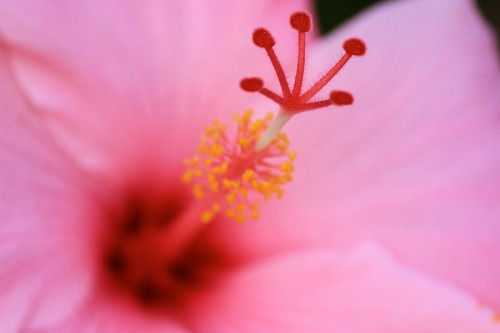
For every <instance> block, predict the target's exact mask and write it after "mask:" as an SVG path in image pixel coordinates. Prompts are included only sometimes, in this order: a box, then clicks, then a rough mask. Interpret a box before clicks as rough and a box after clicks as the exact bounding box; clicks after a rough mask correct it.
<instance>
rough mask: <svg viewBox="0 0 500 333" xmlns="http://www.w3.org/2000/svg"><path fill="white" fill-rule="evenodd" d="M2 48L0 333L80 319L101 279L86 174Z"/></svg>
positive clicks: (0, 48)
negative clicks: (32, 102) (38, 111)
mask: <svg viewBox="0 0 500 333" xmlns="http://www.w3.org/2000/svg"><path fill="white" fill-rule="evenodd" d="M5 52H6V48H5V46H4V45H3V44H0V71H1V72H2V76H1V79H0V94H1V96H2V97H1V98H0V110H1V112H0V184H2V185H1V187H0V220H1V221H2V223H1V226H0V243H1V244H2V245H1V246H0V331H2V332H18V331H24V330H28V329H33V328H39V327H44V326H46V325H50V324H53V323H55V322H57V321H59V320H61V319H62V318H65V317H66V316H68V315H70V314H72V313H73V312H74V311H75V310H76V309H77V308H78V306H79V304H80V303H81V302H82V301H83V299H84V298H85V297H86V294H87V293H88V291H89V290H90V287H91V285H92V282H93V274H94V271H93V269H92V267H93V266H92V263H91V261H92V258H91V256H92V253H90V251H89V246H88V245H89V244H91V239H92V238H91V237H92V230H91V229H90V228H89V227H90V226H91V225H92V224H91V223H89V222H90V221H91V220H92V219H93V218H94V217H95V216H93V213H94V212H95V210H94V207H92V205H89V203H90V202H91V201H90V200H89V197H88V195H89V192H87V190H88V189H89V187H88V185H89V184H87V183H86V181H84V177H82V175H81V174H80V173H79V172H77V171H76V169H75V166H74V165H73V164H71V163H70V162H68V160H67V159H66V158H65V156H64V155H63V154H62V153H61V151H60V150H59V149H58V148H57V146H56V145H54V143H53V142H52V140H51V138H50V137H49V136H47V135H46V133H45V132H44V131H45V130H44V128H43V125H42V124H40V122H38V121H37V119H36V118H34V117H33V115H32V110H31V109H30V106H29V105H28V103H27V100H26V99H25V98H24V96H23V94H22V93H21V92H20V90H19V88H18V86H16V84H15V83H14V81H13V80H12V77H11V76H10V74H11V73H10V71H9V70H8V65H7V59H6V53H5Z"/></svg>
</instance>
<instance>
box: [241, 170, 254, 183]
mask: <svg viewBox="0 0 500 333" xmlns="http://www.w3.org/2000/svg"><path fill="white" fill-rule="evenodd" d="M254 177H255V171H253V170H252V169H247V170H245V172H244V173H243V175H242V176H241V179H242V180H243V181H245V182H249V181H251V180H252V179H253V178H254Z"/></svg>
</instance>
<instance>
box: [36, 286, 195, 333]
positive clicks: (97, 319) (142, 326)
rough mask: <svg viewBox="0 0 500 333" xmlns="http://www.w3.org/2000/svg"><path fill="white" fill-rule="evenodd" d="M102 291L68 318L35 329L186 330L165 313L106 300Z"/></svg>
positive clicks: (63, 332) (54, 332)
mask: <svg viewBox="0 0 500 333" xmlns="http://www.w3.org/2000/svg"><path fill="white" fill-rule="evenodd" d="M101 296H102V295H97V297H95V298H93V299H91V300H90V301H89V302H88V303H87V304H86V306H85V307H84V308H82V309H81V311H79V312H78V313H77V314H76V315H75V316H74V317H72V318H70V319H69V320H67V321H65V322H63V323H60V324H58V325H55V326H52V327H50V328H47V329H45V330H41V331H37V332H36V333H74V332H78V333H103V332H106V333H137V332H147V333H156V332H158V333H164V332H168V333H185V332H186V333H187V332H191V331H189V330H187V329H185V328H183V327H182V325H181V324H180V323H179V322H176V321H175V320H173V317H172V316H171V315H169V314H162V315H160V314H158V315H156V316H155V315H151V314H147V313H143V312H141V311H140V310H138V309H136V308H132V307H129V308H127V307H124V306H123V304H113V303H109V301H108V300H106V299H103V298H102V297H101Z"/></svg>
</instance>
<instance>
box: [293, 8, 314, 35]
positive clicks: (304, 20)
mask: <svg viewBox="0 0 500 333" xmlns="http://www.w3.org/2000/svg"><path fill="white" fill-rule="evenodd" d="M290 24H291V26H292V28H294V29H295V30H298V31H300V32H308V31H309V30H311V26H312V22H311V18H310V17H309V15H308V14H307V13H304V12H297V13H294V14H292V16H290Z"/></svg>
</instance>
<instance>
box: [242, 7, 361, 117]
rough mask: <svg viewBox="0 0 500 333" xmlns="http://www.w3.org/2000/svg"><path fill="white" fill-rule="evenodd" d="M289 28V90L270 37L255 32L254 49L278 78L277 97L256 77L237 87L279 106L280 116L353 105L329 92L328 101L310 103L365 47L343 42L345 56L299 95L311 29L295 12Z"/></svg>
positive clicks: (353, 41) (307, 20)
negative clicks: (294, 52) (293, 50)
mask: <svg viewBox="0 0 500 333" xmlns="http://www.w3.org/2000/svg"><path fill="white" fill-rule="evenodd" d="M290 25H291V27H292V28H293V29H295V30H297V32H298V57H297V59H298V60H297V69H296V73H295V80H294V84H293V87H292V89H290V86H289V84H288V81H287V78H286V75H285V72H284V71H283V67H282V66H281V63H280V61H279V60H278V57H277V56H276V53H275V52H274V45H275V44H276V42H275V40H274V38H273V36H272V35H271V33H270V32H269V31H268V30H266V29H264V28H258V29H256V30H255V31H254V33H253V42H254V44H255V45H257V46H258V47H261V48H263V49H265V50H266V53H267V55H268V56H269V59H270V60H271V64H272V65H273V68H274V71H275V72H276V75H277V77H278V80H279V82H280V86H281V95H280V94H278V93H276V92H274V91H272V90H269V89H268V88H266V87H265V86H264V81H263V80H262V79H261V78H258V77H251V78H244V79H242V80H241V81H240V86H241V88H242V89H243V90H245V91H247V92H259V93H260V94H262V95H264V96H266V97H267V98H269V99H271V100H273V101H274V102H276V103H277V104H279V105H280V106H281V108H282V109H283V112H285V113H288V114H295V113H299V112H304V111H310V110H314V109H319V108H323V107H327V106H331V105H337V106H342V105H350V104H352V103H353V100H354V98H353V96H352V95H351V94H350V93H348V92H345V91H332V92H331V93H330V95H329V98H328V99H325V100H320V101H313V102H311V101H310V100H311V99H312V98H313V97H315V96H316V94H317V93H318V92H319V91H320V90H321V89H323V88H324V87H325V85H327V84H328V83H329V82H330V81H331V80H332V79H333V77H334V76H335V75H337V73H338V72H339V71H340V70H341V69H342V68H343V67H344V66H345V65H346V63H347V62H348V61H349V60H350V59H351V57H353V56H362V55H364V54H365V53H366V45H365V43H364V42H363V41H362V40H361V39H359V38H351V39H348V40H346V41H345V42H344V44H343V49H344V51H345V54H344V55H343V56H342V58H341V59H340V60H339V61H338V62H337V63H336V64H335V65H334V66H333V67H332V68H331V69H330V70H329V71H328V72H327V73H326V74H325V75H323V77H322V78H320V79H319V80H318V81H317V82H316V83H315V84H313V85H312V87H310V88H309V89H308V90H307V91H306V92H304V93H302V84H303V81H304V68H305V54H306V38H305V34H306V32H308V31H310V30H311V28H312V20H311V17H310V16H309V15H308V14H307V13H305V12H296V13H294V14H292V15H291V16H290Z"/></svg>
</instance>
